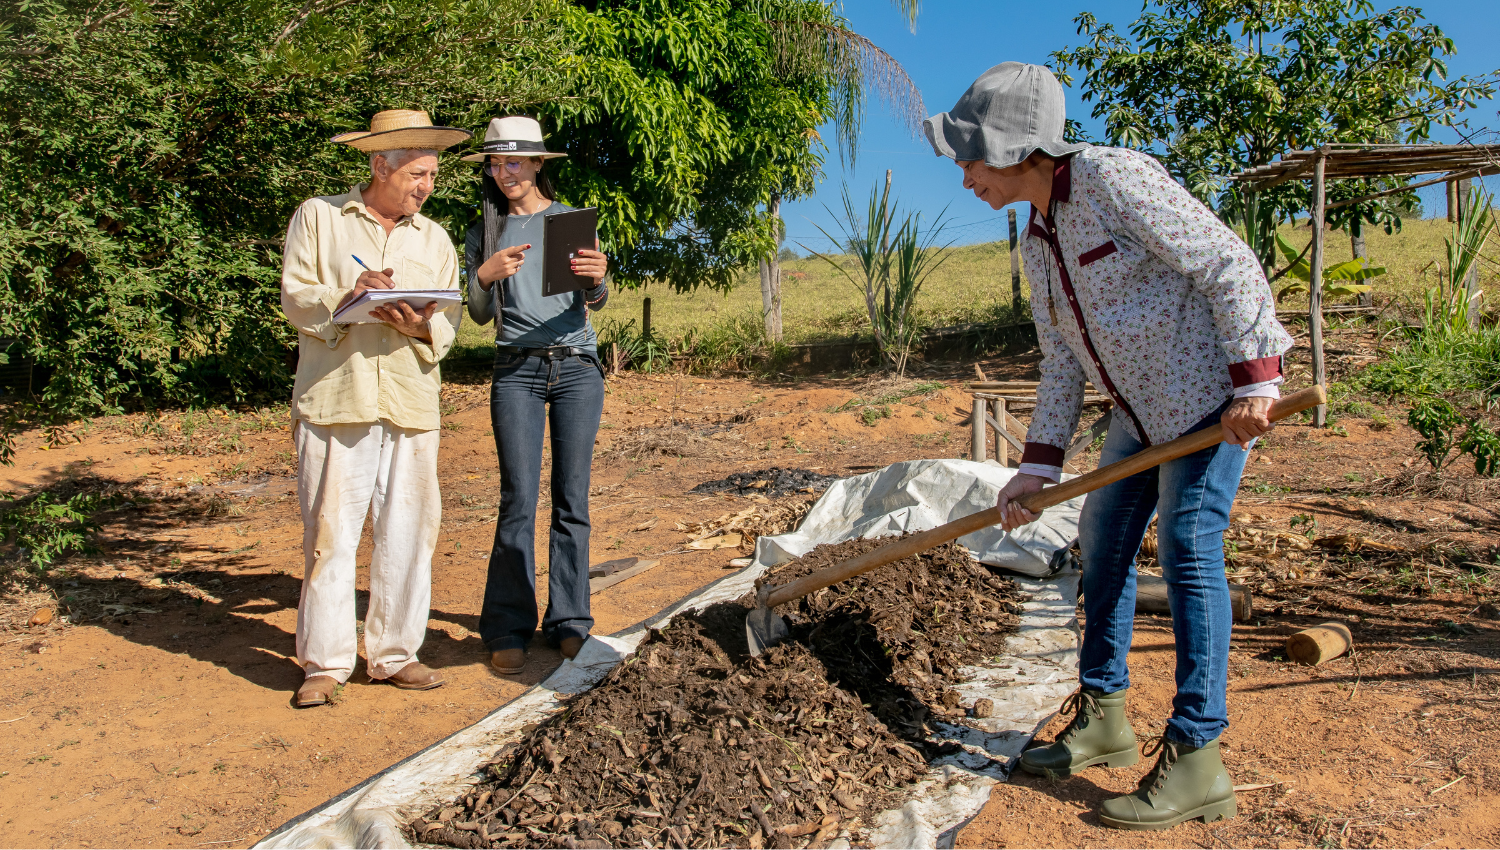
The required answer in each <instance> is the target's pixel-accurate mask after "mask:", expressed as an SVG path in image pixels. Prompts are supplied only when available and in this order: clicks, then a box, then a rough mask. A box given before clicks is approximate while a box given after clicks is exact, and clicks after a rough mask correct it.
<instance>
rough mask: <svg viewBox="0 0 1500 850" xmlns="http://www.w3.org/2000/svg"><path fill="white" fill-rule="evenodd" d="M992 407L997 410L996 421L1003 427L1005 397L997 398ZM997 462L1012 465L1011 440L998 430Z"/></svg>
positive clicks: (996, 438) (996, 439)
mask: <svg viewBox="0 0 1500 850" xmlns="http://www.w3.org/2000/svg"><path fill="white" fill-rule="evenodd" d="M990 409H991V410H993V411H995V422H997V423H998V424H999V426H1000V427H1001V428H1004V427H1005V399H1003V398H997V399H994V400H992V401H991V402H990ZM995 462H996V463H999V464H1000V465H1001V466H1009V465H1010V441H1009V440H1007V439H1005V435H1004V434H1002V433H1000V432H999V431H998V430H997V431H996V432H995Z"/></svg>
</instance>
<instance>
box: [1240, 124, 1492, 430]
mask: <svg viewBox="0 0 1500 850" xmlns="http://www.w3.org/2000/svg"><path fill="white" fill-rule="evenodd" d="M1422 174H1442V175H1443V176H1441V177H1437V178H1435V179H1432V180H1424V181H1422V182H1419V183H1410V184H1408V185H1405V186H1400V187H1398V188H1395V189H1387V190H1385V191H1382V192H1374V193H1372V194H1369V195H1364V196H1362V197H1358V198H1350V199H1349V200H1345V201H1339V202H1338V203H1337V204H1334V205H1333V206H1328V205H1327V198H1326V195H1325V191H1324V190H1325V187H1326V184H1327V181H1329V180H1341V179H1354V178H1364V177H1415V176H1418V175H1422ZM1491 174H1500V145H1345V144H1340V145H1324V146H1322V147H1320V148H1316V149H1314V150H1296V151H1288V152H1287V153H1285V154H1282V156H1281V159H1279V160H1276V161H1275V162H1268V163H1266V164H1264V165H1257V166H1253V167H1251V168H1247V169H1245V170H1244V171H1241V172H1240V173H1239V174H1236V175H1234V176H1233V177H1231V178H1230V180H1232V181H1234V182H1237V183H1240V184H1242V185H1243V186H1244V187H1245V188H1246V189H1248V190H1250V191H1255V192H1262V191H1265V190H1267V189H1271V188H1274V187H1276V186H1280V185H1281V184H1283V183H1286V182H1287V181H1290V180H1311V181H1312V189H1313V192H1312V195H1313V201H1312V210H1311V211H1310V212H1311V216H1310V218H1311V221H1310V222H1309V223H1310V224H1311V225H1312V251H1311V254H1312V256H1311V257H1310V258H1309V259H1308V266H1309V268H1310V269H1311V272H1312V273H1311V274H1310V275H1309V277H1310V278H1311V280H1309V281H1308V286H1307V300H1308V337H1309V343H1310V344H1311V346H1312V361H1313V382H1314V383H1317V384H1319V385H1324V386H1326V385H1327V383H1328V370H1327V366H1326V365H1325V363H1324V361H1323V322H1322V317H1323V243H1324V240H1325V234H1324V232H1323V231H1324V228H1325V227H1326V226H1327V225H1326V220H1327V214H1328V210H1331V209H1337V208H1339V207H1345V206H1349V205H1351V204H1357V203H1361V202H1363V201H1370V200H1374V199H1376V198H1382V197H1386V196H1388V195H1397V194H1400V193H1402V192H1409V191H1411V190H1412V189H1419V188H1421V187H1423V186H1431V185H1433V184H1436V183H1455V182H1458V181H1461V180H1462V181H1466V180H1470V179H1472V178H1475V177H1485V176H1488V175H1491ZM1461 203H1462V201H1461ZM1327 422H1328V407H1327V405H1321V404H1320V405H1318V407H1317V408H1316V409H1315V411H1314V412H1313V425H1314V427H1318V428H1322V427H1323V426H1324V425H1325V424H1327Z"/></svg>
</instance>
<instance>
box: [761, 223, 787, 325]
mask: <svg viewBox="0 0 1500 850" xmlns="http://www.w3.org/2000/svg"><path fill="white" fill-rule="evenodd" d="M766 210H767V212H768V213H769V214H770V216H771V219H772V224H773V225H774V226H775V228H776V248H775V249H774V250H773V251H772V252H771V256H770V258H769V259H763V260H761V261H760V306H761V317H762V318H763V319H764V320H765V327H766V339H768V340H770V341H771V342H781V259H780V254H781V239H782V236H783V231H784V230H785V228H783V227H782V225H781V196H780V195H772V196H771V203H770V204H768V205H767V207H766Z"/></svg>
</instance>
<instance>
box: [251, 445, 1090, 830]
mask: <svg viewBox="0 0 1500 850" xmlns="http://www.w3.org/2000/svg"><path fill="white" fill-rule="evenodd" d="M1014 474H1015V471H1014V470H1010V469H1004V468H1001V467H998V466H995V465H993V464H982V463H973V462H970V461H962V460H923V461H907V462H904V463H898V464H893V465H892V466H889V467H886V468H885V469H882V470H879V471H877V472H872V473H869V474H866V475H860V476H855V477H853V478H848V479H844V480H842V481H839V482H836V483H835V484H834V485H832V486H831V487H830V488H829V490H828V492H826V493H825V494H824V495H823V497H822V498H821V499H819V501H818V503H817V504H816V505H815V506H814V507H813V509H812V511H810V512H809V514H808V516H807V518H806V519H804V520H803V523H802V525H801V527H800V528H799V529H798V530H797V531H795V532H792V533H789V534H783V535H778V536H776V537H762V538H760V539H759V540H758V541H757V542H756V547H755V558H754V560H753V561H752V563H751V564H750V566H748V567H746V568H745V569H743V570H741V571H739V572H737V573H735V574H733V575H731V576H728V577H726V578H724V579H722V580H720V581H717V582H715V583H713V584H711V585H709V586H708V587H707V588H705V589H704V590H703V591H702V592H700V593H698V594H695V595H694V596H692V597H691V598H689V599H686V600H683V601H682V602H680V603H678V604H677V605H675V606H673V607H672V608H671V609H669V610H668V611H667V612H665V613H664V614H663V615H661V616H659V617H655V618H653V619H652V620H651V621H649V622H647V623H642V624H639V625H637V626H634V627H631V628H629V629H626V630H624V631H622V632H619V633H617V634H614V635H611V636H608V637H594V638H592V639H590V640H589V641H588V642H587V643H585V644H584V647H583V649H582V651H581V652H580V653H579V654H578V657H577V658H576V659H574V660H573V661H569V662H564V663H563V665H562V666H561V667H559V668H558V669H557V671H556V672H554V673H553V674H552V675H551V676H550V677H548V678H547V680H546V681H544V682H542V683H541V684H539V685H537V686H536V687H535V688H533V689H532V690H530V691H528V692H527V693H526V694H523V695H522V696H520V697H518V698H516V699H515V700H512V701H511V702H509V703H507V704H506V705H504V706H501V707H500V708H498V709H496V710H495V711H494V712H492V713H491V714H489V715H488V716H486V717H485V718H484V719H482V720H480V721H479V722H477V723H475V724H474V725H472V726H470V727H468V728H466V729H462V730H460V731H459V732H457V733H455V734H453V735H452V736H450V737H449V738H447V739H445V740H443V741H440V742H438V743H436V744H434V745H432V746H431V747H429V748H427V749H426V750H423V751H422V752H419V753H417V754H415V755H413V756H411V757H409V758H407V759H406V760H404V761H402V762H400V763H398V764H396V765H393V766H392V767H390V768H387V769H386V770H384V771H382V772H380V773H378V774H376V775H375V776H373V777H371V778H370V779H368V780H366V781H365V782H363V783H361V784H359V785H358V786H355V787H354V788H351V789H350V790H348V791H346V792H344V793H343V794H340V795H339V796H338V797H335V798H334V799H332V800H330V801H328V802H327V803H324V804H323V805H321V806H318V807H317V808H315V809H313V810H312V811H309V812H307V813H306V814H304V815H301V816H300V817H298V818H295V819H293V820H292V821H290V822H288V823H287V824H285V825H283V826H282V827H281V828H280V829H278V830H276V831H275V832H273V833H272V834H271V835H269V836H267V837H266V838H265V839H263V840H262V841H261V842H260V843H258V844H257V845H256V846H257V847H266V848H283V847H285V848H313V847H330V848H331V847H408V846H410V845H408V844H407V842H406V840H405V839H404V837H403V836H402V835H401V832H400V825H401V824H402V823H404V822H405V821H407V820H410V819H411V818H412V817H415V816H416V815H418V814H420V813H422V812H424V811H427V810H429V809H431V808H432V807H433V806H435V805H437V804H438V803H444V802H447V801H449V800H452V799H454V798H455V797H458V796H460V795H461V794H464V793H466V792H467V790H468V789H469V788H471V787H472V786H473V785H474V784H475V783H476V782H477V781H478V780H479V778H480V776H479V771H480V770H481V769H482V767H483V765H484V764H485V763H486V762H488V761H489V759H490V758H491V757H492V756H493V754H494V753H495V751H496V750H497V749H499V748H500V747H502V746H504V745H505V744H507V743H510V742H511V741H515V740H517V739H519V738H520V737H521V735H522V733H521V727H523V726H525V725H527V724H530V723H536V722H539V721H541V720H544V719H546V718H547V717H548V716H550V715H551V714H552V713H553V712H555V711H556V710H557V709H558V708H559V707H560V702H559V700H560V698H561V697H564V696H566V695H570V694H574V693H578V692H580V691H582V690H586V689H588V688H590V687H593V686H594V685H595V684H597V683H598V681H599V680H600V679H602V678H603V677H604V676H605V674H607V673H608V672H609V671H610V670H611V669H612V668H613V667H614V666H615V665H616V664H618V663H619V662H620V661H621V660H623V659H625V658H627V657H628V656H629V655H630V654H631V653H633V652H634V651H635V648H636V646H637V645H638V644H639V643H640V642H641V640H642V639H643V638H644V637H645V635H646V631H647V629H648V628H651V627H659V626H661V625H663V624H665V622H666V621H667V620H669V619H670V618H671V617H672V616H673V615H675V614H676V613H678V612H680V611H688V610H698V609H701V608H704V607H706V606H708V605H711V604H713V603H715V602H720V601H726V600H731V599H737V598H739V597H741V596H743V595H745V594H746V593H749V592H750V591H751V590H753V589H754V582H755V579H756V578H758V577H760V575H762V574H763V573H764V572H765V571H766V570H767V569H769V568H770V567H773V566H776V565H778V564H781V563H784V562H786V561H788V560H791V559H793V558H796V557H799V556H800V555H802V554H804V553H806V552H807V551H809V550H811V549H812V548H813V547H814V546H817V545H818V544H821V543H838V542H842V541H844V540H849V539H853V538H855V537H880V536H886V535H893V534H899V533H902V532H907V531H922V530H925V529H928V528H932V527H934V526H937V525H940V524H942V523H944V522H947V521H949V520H951V519H956V518H958V517H960V516H965V515H967V514H970V513H973V512H975V511H977V510H981V509H983V508H987V507H989V506H991V505H993V504H994V503H995V496H996V494H997V492H998V491H999V488H1000V487H1002V486H1004V484H1005V482H1006V481H1008V480H1009V479H1010V476H1011V475H1014ZM1081 502H1082V500H1081V499H1075V500H1073V501H1072V502H1067V503H1064V504H1062V505H1058V506H1057V507H1054V508H1048V509H1047V511H1046V512H1045V513H1044V514H1043V516H1042V519H1041V520H1039V521H1038V522H1037V523H1034V524H1032V525H1030V526H1027V527H1026V528H1024V529H1021V530H1019V531H1018V532H1016V533H1014V534H1010V535H1007V534H1005V533H1004V532H1001V531H1000V530H999V529H985V530H984V531H980V532H977V533H975V534H972V535H969V536H968V537H965V538H962V539H961V542H962V543H963V544H964V545H965V546H968V547H969V548H970V550H971V551H973V552H974V553H975V555H976V557H978V558H979V559H980V560H981V561H983V562H985V563H989V564H994V565H997V566H1001V567H1004V568H1006V569H1009V570H1012V571H1015V572H1017V573H1021V574H1023V575H1025V576H1038V577H1039V576H1043V575H1044V574H1045V573H1046V571H1047V564H1048V562H1049V561H1050V559H1051V557H1052V554H1053V553H1054V552H1055V551H1056V550H1057V549H1059V548H1062V547H1064V546H1067V545H1069V544H1070V543H1071V542H1072V540H1073V539H1074V538H1075V537H1076V536H1077V528H1078V510H1079V507H1080V505H1081ZM1017 582H1018V584H1019V585H1020V586H1021V589H1022V591H1023V592H1024V593H1026V594H1028V595H1029V597H1030V598H1029V599H1028V601H1026V602H1025V603H1024V605H1023V610H1022V614H1021V617H1020V620H1021V622H1020V626H1019V629H1018V630H1017V632H1016V633H1015V634H1014V635H1012V636H1011V637H1010V638H1009V640H1008V641H1007V649H1006V652H1005V653H1004V654H1003V655H1001V656H999V657H997V658H994V659H989V660H988V661H987V662H986V663H985V664H983V665H981V666H978V667H975V668H971V669H969V670H967V671H966V672H967V673H968V674H969V677H970V678H969V681H967V682H965V683H964V684H963V685H961V686H959V687H958V690H959V692H960V693H961V694H962V695H963V697H964V700H965V702H970V701H973V700H975V699H978V698H980V697H988V698H990V699H991V700H993V701H994V703H995V709H996V710H995V715H994V716H993V717H990V718H987V719H984V720H976V721H973V723H974V725H975V726H977V727H979V728H970V727H967V726H957V725H943V726H942V727H940V730H941V734H940V735H939V736H938V737H939V739H941V740H951V741H955V742H957V743H958V744H959V745H960V747H961V749H960V750H959V751H958V752H956V753H954V754H953V755H951V756H948V757H946V758H944V759H942V760H940V761H939V762H938V763H936V764H935V765H934V767H933V768H932V770H931V771H930V772H929V774H928V776H927V777H926V778H925V779H923V780H921V781H920V782H919V783H918V785H917V787H916V788H915V789H914V794H913V798H912V799H911V800H910V801H908V802H907V803H906V805H904V806H902V807H901V808H899V809H894V810H891V811H887V812H882V813H880V814H879V815H878V816H876V817H875V818H874V819H873V823H871V824H868V825H867V828H866V829H865V830H864V832H863V834H860V835H853V836H845V839H846V840H847V839H852V840H854V841H856V842H859V843H869V844H870V845H872V846H875V847H941V846H952V843H953V839H954V836H955V835H956V833H957V829H958V827H960V826H962V825H963V824H964V823H965V822H967V821H968V820H969V819H970V818H972V817H973V816H974V815H975V814H977V813H978V811H979V809H980V808H981V807H983V805H984V803H985V802H986V801H987V800H988V799H989V791H990V788H991V787H992V786H993V785H994V783H996V782H1000V781H1004V779H1005V777H1006V776H1007V775H1008V774H1009V771H1010V768H1011V767H1012V766H1013V764H1014V762H1015V759H1016V758H1017V757H1018V756H1019V755H1020V752H1021V750H1022V749H1023V748H1024V747H1025V746H1026V743H1027V742H1028V741H1029V740H1030V739H1031V737H1032V735H1033V734H1035V732H1036V730H1037V728H1039V727H1040V726H1041V724H1042V723H1044V722H1046V720H1047V719H1048V718H1050V717H1051V716H1052V714H1053V712H1054V711H1055V710H1056V706H1057V705H1058V703H1059V702H1061V700H1062V699H1063V697H1064V696H1066V695H1067V694H1068V693H1069V692H1071V691H1072V690H1073V689H1074V687H1075V686H1076V684H1075V683H1076V680H1077V666H1078V624H1077V620H1076V618H1075V615H1074V611H1075V607H1076V605H1077V599H1078V579H1077V574H1076V573H1072V572H1069V573H1064V574H1061V575H1056V576H1051V577H1048V578H1020V579H1018V580H1017Z"/></svg>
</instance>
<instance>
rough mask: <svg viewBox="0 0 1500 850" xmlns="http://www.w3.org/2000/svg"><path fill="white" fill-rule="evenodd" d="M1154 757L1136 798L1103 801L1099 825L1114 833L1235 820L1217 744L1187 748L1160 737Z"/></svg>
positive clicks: (1231, 789) (1231, 792)
mask: <svg viewBox="0 0 1500 850" xmlns="http://www.w3.org/2000/svg"><path fill="white" fill-rule="evenodd" d="M1156 751H1160V752H1161V758H1159V759H1157V762H1156V767H1154V768H1152V770H1151V772H1150V773H1148V774H1146V776H1145V778H1144V779H1142V780H1141V784H1140V786H1139V787H1137V788H1136V790H1135V793H1134V794H1126V795H1125V796H1124V797H1116V798H1114V799H1113V800H1105V801H1104V806H1103V808H1102V809H1100V812H1099V820H1101V821H1104V823H1105V824H1106V825H1108V826H1112V827H1114V828H1116V829H1169V828H1171V827H1174V826H1176V825H1178V824H1179V823H1182V822H1183V821H1185V820H1192V819H1193V818H1203V822H1204V823H1213V822H1214V821H1216V820H1220V819H1221V818H1232V817H1234V815H1235V803H1234V783H1233V782H1231V781H1230V780H1229V773H1228V771H1226V770H1224V761H1223V759H1221V758H1220V757H1219V742H1218V740H1217V739H1215V740H1213V741H1209V742H1208V743H1207V744H1206V745H1204V746H1202V747H1190V746H1188V745H1187V744H1179V743H1177V742H1176V741H1172V740H1170V739H1168V738H1167V737H1166V736H1165V735H1163V736H1162V737H1161V739H1160V740H1159V741H1157V742H1156V746H1155V748H1154V749H1152V751H1151V752H1156ZM1150 754H1151V753H1149V752H1148V753H1147V755H1150Z"/></svg>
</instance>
